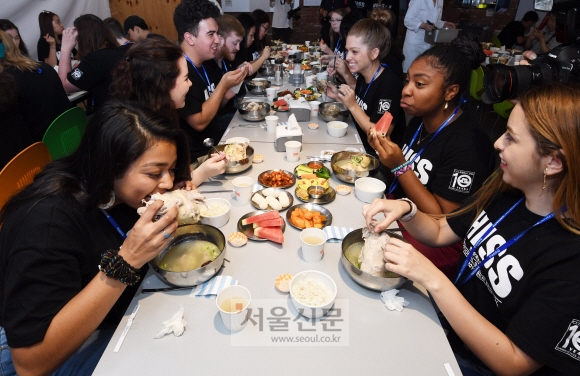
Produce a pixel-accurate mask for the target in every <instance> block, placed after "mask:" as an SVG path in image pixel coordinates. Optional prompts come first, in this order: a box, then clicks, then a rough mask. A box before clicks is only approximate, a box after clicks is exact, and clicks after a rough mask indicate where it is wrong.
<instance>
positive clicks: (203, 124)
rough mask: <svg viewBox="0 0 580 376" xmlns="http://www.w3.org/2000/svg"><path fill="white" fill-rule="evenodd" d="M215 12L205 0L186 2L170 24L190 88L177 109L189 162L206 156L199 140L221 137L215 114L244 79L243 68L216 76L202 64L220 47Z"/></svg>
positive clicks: (205, 150)
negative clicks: (185, 64)
mask: <svg viewBox="0 0 580 376" xmlns="http://www.w3.org/2000/svg"><path fill="white" fill-rule="evenodd" d="M192 15H193V17H192ZM219 15H220V12H219V9H218V8H217V7H216V6H215V5H214V4H213V3H212V2H210V1H209V0H198V1H195V2H192V1H187V2H183V3H181V4H179V5H178V6H177V8H175V13H174V14H173V22H174V24H175V28H176V29H177V34H178V38H179V42H180V45H181V49H182V50H183V53H184V55H185V56H186V59H187V63H188V64H187V67H188V70H189V79H190V80H191V82H192V85H191V88H190V89H189V92H188V93H187V96H186V97H185V107H184V108H182V109H180V110H179V118H180V119H179V120H180V124H181V127H182V128H183V129H184V130H185V131H186V133H187V135H188V142H189V152H190V155H191V159H192V161H193V162H194V163H195V161H196V159H197V158H199V157H203V156H205V155H207V153H208V151H209V148H208V147H206V146H204V145H203V140H204V139H206V138H213V139H214V141H215V142H216V143H217V141H219V139H220V138H221V136H222V133H221V130H220V126H219V122H218V118H217V116H216V115H217V114H218V110H219V108H220V107H222V106H223V105H224V104H225V103H226V102H227V101H228V100H230V99H231V98H232V97H233V96H234V95H235V93H234V92H233V91H231V90H230V89H231V88H232V87H234V86H236V85H238V84H240V83H241V82H242V81H243V80H244V78H245V77H246V74H247V70H246V69H236V70H234V71H230V72H227V73H226V74H224V75H223V76H221V77H220V75H219V73H217V71H216V70H214V69H210V68H208V67H207V64H205V65H204V64H203V63H204V62H205V61H207V60H213V59H214V58H215V56H216V52H217V50H218V48H219V46H220V39H219V36H218V25H217V23H216V21H215V19H216V18H217V17H219Z"/></svg>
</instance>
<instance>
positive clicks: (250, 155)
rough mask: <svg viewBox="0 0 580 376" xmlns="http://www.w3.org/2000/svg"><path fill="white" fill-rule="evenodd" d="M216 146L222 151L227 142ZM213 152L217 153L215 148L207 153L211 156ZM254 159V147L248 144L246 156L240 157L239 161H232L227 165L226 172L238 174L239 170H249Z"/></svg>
mask: <svg viewBox="0 0 580 376" xmlns="http://www.w3.org/2000/svg"><path fill="white" fill-rule="evenodd" d="M215 148H216V149H218V150H219V151H220V152H222V151H224V149H225V148H226V145H225V144H222V145H216V146H215ZM213 153H215V150H213V149H210V151H209V152H208V153H207V155H208V156H211V155H212V154H213ZM253 160H254V148H253V147H251V146H248V147H247V149H246V158H244V159H240V160H239V161H230V162H229V163H228V165H227V166H226V174H237V173H238V172H242V171H245V170H247V169H248V168H250V166H251V165H252V161H253Z"/></svg>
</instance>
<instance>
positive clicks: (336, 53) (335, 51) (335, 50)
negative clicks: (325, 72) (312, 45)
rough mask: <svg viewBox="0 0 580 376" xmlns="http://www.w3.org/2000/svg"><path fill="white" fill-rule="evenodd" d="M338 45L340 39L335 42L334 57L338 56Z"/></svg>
mask: <svg viewBox="0 0 580 376" xmlns="http://www.w3.org/2000/svg"><path fill="white" fill-rule="evenodd" d="M340 45H341V42H340V37H338V40H337V41H336V46H335V47H334V54H335V55H338V54H340Z"/></svg>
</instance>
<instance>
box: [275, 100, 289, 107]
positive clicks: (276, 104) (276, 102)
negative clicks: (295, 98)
mask: <svg viewBox="0 0 580 376" xmlns="http://www.w3.org/2000/svg"><path fill="white" fill-rule="evenodd" d="M273 104H274V106H275V107H280V106H287V105H288V102H286V100H284V99H280V100H277V101H274V103H273Z"/></svg>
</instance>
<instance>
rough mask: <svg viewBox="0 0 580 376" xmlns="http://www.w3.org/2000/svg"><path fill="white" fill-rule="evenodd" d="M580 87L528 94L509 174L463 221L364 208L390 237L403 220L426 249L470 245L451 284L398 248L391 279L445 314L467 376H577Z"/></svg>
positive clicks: (510, 150)
mask: <svg viewBox="0 0 580 376" xmlns="http://www.w3.org/2000/svg"><path fill="white" fill-rule="evenodd" d="M578 96H580V86H579V85H578V84H554V85H542V86H538V87H535V88H533V89H531V90H529V91H527V92H525V93H524V94H523V95H522V96H521V97H520V102H519V104H517V105H516V106H515V108H514V110H513V111H512V113H511V115H510V118H509V120H508V124H507V131H506V132H505V133H504V134H503V135H502V136H501V137H500V138H499V139H498V140H497V141H496V142H495V148H496V149H497V150H498V151H499V157H500V158H501V163H500V168H499V170H498V171H497V172H496V173H495V174H494V175H492V177H491V178H490V179H489V180H488V181H487V182H486V184H485V185H483V186H482V187H481V189H480V190H479V191H478V192H477V193H476V194H475V195H474V197H473V198H472V200H471V201H470V203H468V204H467V205H466V206H464V207H463V208H461V209H460V210H458V211H457V212H455V213H453V214H451V215H449V216H443V217H433V216H430V215H427V214H424V213H422V212H420V211H417V207H416V206H415V204H414V203H413V202H412V201H410V200H408V199H401V200H375V201H374V202H373V203H372V204H370V205H367V206H365V207H364V208H363V215H364V216H365V219H366V221H367V224H370V223H371V221H372V220H373V217H374V216H375V215H376V214H378V213H380V212H382V213H384V214H385V219H384V220H383V221H382V222H381V223H380V224H378V225H377V226H375V227H374V230H375V231H381V230H383V229H385V228H387V226H388V225H389V224H390V223H391V222H393V221H395V220H398V219H400V220H401V221H402V222H403V224H404V226H405V228H406V229H407V230H408V231H409V232H410V233H411V235H413V237H415V238H416V239H418V240H419V241H421V242H423V243H425V244H428V245H431V246H442V245H445V244H451V243H455V242H457V241H459V240H460V239H463V240H464V246H463V254H462V257H461V259H460V263H459V268H458V272H457V274H456V276H455V277H454V278H453V279H452V280H449V279H448V278H447V277H446V276H445V275H444V274H443V273H442V272H441V271H440V270H439V269H438V268H436V267H435V266H434V265H433V264H432V263H431V262H430V261H429V260H428V259H426V258H425V257H424V256H423V255H422V254H421V253H420V252H418V251H417V250H416V249H414V248H413V247H412V246H411V245H410V244H408V243H405V242H402V241H399V240H397V239H394V238H391V239H390V240H389V242H388V244H387V246H386V247H385V252H384V260H385V262H386V263H385V268H386V269H387V270H389V271H392V272H395V273H399V274H401V275H404V276H406V277H408V278H409V279H411V280H413V281H415V282H417V283H419V284H421V285H423V286H424V287H425V288H426V289H427V290H428V291H429V293H430V295H431V296H432V297H433V299H434V301H435V303H436V304H437V306H438V308H439V309H440V310H441V313H442V314H443V316H444V317H443V325H444V327H446V329H448V330H449V335H448V338H449V342H450V344H451V347H452V348H453V350H454V352H455V354H456V357H457V360H458V363H459V365H460V367H461V370H462V372H463V374H464V375H491V374H518V375H529V374H532V373H533V374H542V375H544V374H550V375H555V374H558V375H577V374H579V373H580V363H579V362H578V357H577V353H578V350H580V349H578V346H579V344H578V334H577V333H578V332H577V329H578V312H580V274H579V273H578V270H579V269H580V236H579V235H580V197H579V196H580V191H579V190H578V185H579V182H580V152H579V150H580V120H579V119H580V107H578V105H577V103H576V102H577V99H578Z"/></svg>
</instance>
